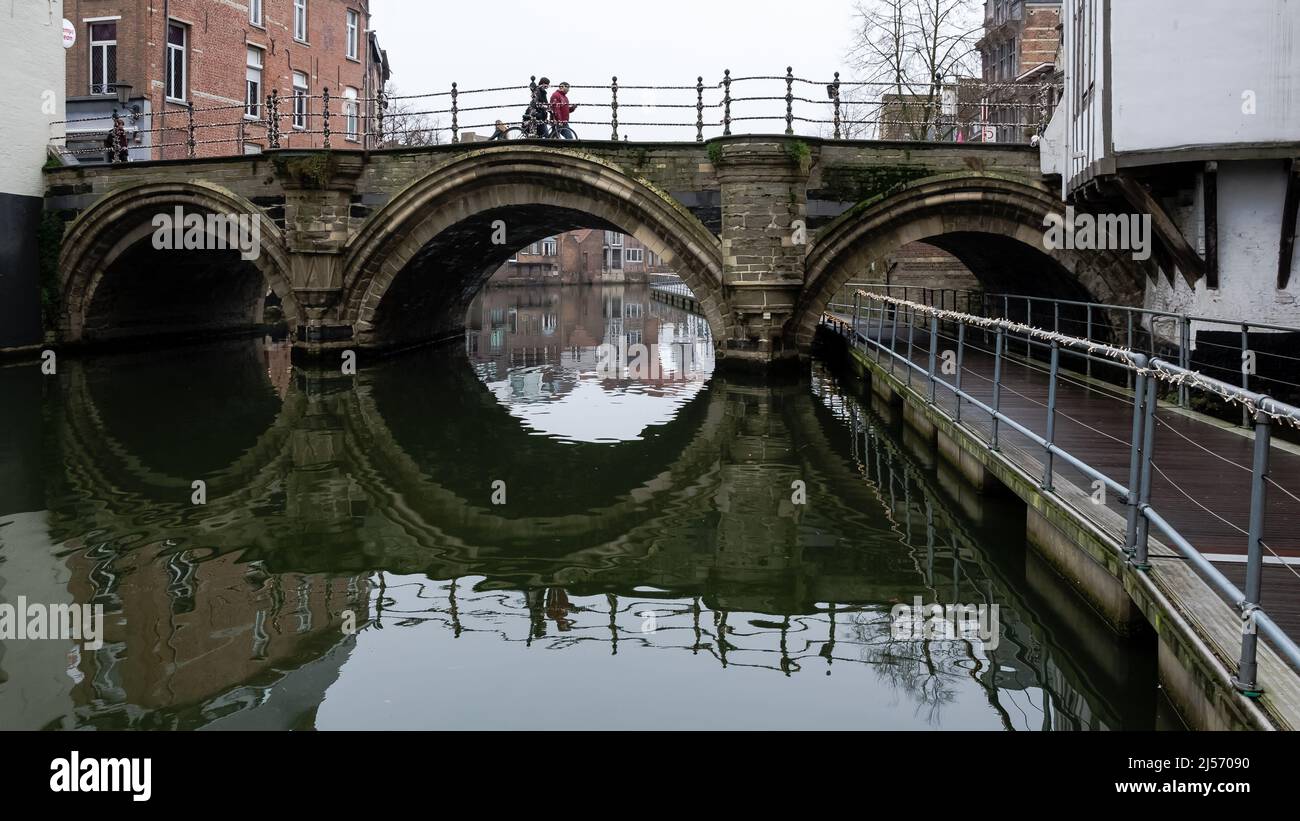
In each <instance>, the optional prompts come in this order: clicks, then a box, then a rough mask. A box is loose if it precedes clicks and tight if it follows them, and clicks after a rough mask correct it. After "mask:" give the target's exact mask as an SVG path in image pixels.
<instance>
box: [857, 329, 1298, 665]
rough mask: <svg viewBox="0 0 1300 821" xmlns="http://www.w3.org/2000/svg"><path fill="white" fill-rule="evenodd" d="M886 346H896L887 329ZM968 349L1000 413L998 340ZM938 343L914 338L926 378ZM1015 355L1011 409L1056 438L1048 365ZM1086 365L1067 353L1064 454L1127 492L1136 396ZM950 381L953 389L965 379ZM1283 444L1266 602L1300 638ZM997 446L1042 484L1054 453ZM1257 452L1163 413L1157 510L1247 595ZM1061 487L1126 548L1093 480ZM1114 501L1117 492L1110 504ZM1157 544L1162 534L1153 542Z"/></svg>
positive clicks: (1293, 473)
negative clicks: (1050, 423)
mask: <svg viewBox="0 0 1300 821" xmlns="http://www.w3.org/2000/svg"><path fill="white" fill-rule="evenodd" d="M841 319H844V320H846V321H848V320H849V318H848V317H841ZM859 330H860V331H862V332H864V333H870V335H871V336H872V338H873V339H874V338H875V336H876V330H877V329H876V328H875V327H871V328H867V327H866V323H863V325H862V326H860V328H859ZM883 342H884V344H885V345H889V344H890V342H891V340H890V328H889V327H888V326H887V327H886V328H885V329H884V339H883ZM966 342H967V345H966V346H965V352H964V354H963V362H962V377H961V379H962V381H961V387H962V390H963V391H965V392H966V393H968V394H969V395H971V396H973V397H975V398H976V399H978V400H980V401H981V402H985V403H987V404H989V405H992V404H993V371H994V357H993V354H992V347H993V337H992V335H990V336H989V337H988V341H987V343H986V341H985V338H984V334H983V332H982V331H977V330H969V329H968V333H967V339H966ZM929 344H930V332H929V329H928V328H917V329H916V330H915V332H914V334H913V335H912V352H911V359H912V361H913V362H915V363H916V364H917V365H919V366H920V367H921V368H923V369H924V368H927V367H928V364H929V356H930V354H929ZM894 345H895V348H896V350H897V351H898V353H899V354H900V355H906V353H907V346H908V330H907V329H906V328H905V327H902V326H900V329H899V338H898V339H897V340H895V341H894ZM937 347H938V352H939V356H942V354H943V352H945V351H951V352H953V355H955V352H956V349H957V340H956V337H955V335H953V334H951V333H947V332H945V333H942V334H941V335H940V338H939V343H938V346H937ZM1009 347H1010V354H1011V355H1010V356H1009V357H1006V358H1004V361H1003V369H1002V391H1001V405H1000V407H1001V410H1002V412H1003V413H1005V414H1007V415H1008V416H1010V417H1011V418H1013V419H1015V420H1016V421H1017V422H1019V423H1020V424H1022V425H1024V426H1025V427H1026V428H1029V429H1030V430H1032V431H1034V432H1035V433H1036V434H1038V435H1040V436H1046V433H1047V401H1048V382H1049V380H1048V365H1047V363H1046V362H1042V361H1039V360H1036V359H1034V360H1030V359H1027V358H1025V355H1024V354H1025V349H1024V345H1023V343H1020V344H1016V343H1015V342H1014V341H1012V342H1010V343H1009ZM866 355H867V356H868V357H870V358H873V359H874V358H875V351H874V349H872V348H870V347H868V349H867V354H866ZM880 362H881V364H882V365H883V366H884V367H885V368H886V369H888V368H889V357H887V356H882V358H881V359H880ZM1083 364H1084V363H1083V360H1082V359H1081V358H1079V357H1076V356H1072V355H1068V354H1066V353H1064V352H1063V353H1062V357H1061V377H1062V378H1061V379H1060V380H1059V381H1058V385H1057V397H1056V402H1057V416H1056V432H1055V441H1056V444H1057V445H1058V446H1059V447H1061V448H1062V449H1064V450H1065V451H1067V452H1069V453H1071V454H1072V455H1074V456H1075V457H1076V458H1078V459H1080V460H1081V461H1083V462H1086V463H1087V464H1089V465H1091V466H1092V467H1094V468H1096V469H1097V470H1099V471H1101V472H1103V473H1105V474H1106V475H1108V476H1110V477H1112V478H1114V479H1116V480H1117V481H1119V482H1120V484H1127V483H1128V472H1129V442H1130V439H1131V435H1132V423H1133V415H1132V414H1133V402H1132V398H1131V395H1130V392H1128V391H1126V390H1125V388H1124V386H1123V385H1118V386H1116V385H1112V384H1108V383H1105V382H1102V381H1101V380H1098V379H1089V378H1087V377H1085V376H1083V375H1082V371H1083V370H1084V367H1083ZM1067 369H1070V370H1067ZM904 370H905V368H904V365H903V363H902V362H901V361H898V362H896V363H895V368H894V371H895V374H896V376H897V377H898V378H901V379H902V380H903V381H905V382H906V381H907V376H906V375H905V374H904ZM911 379H912V386H913V388H914V389H915V390H917V391H918V392H921V393H923V394H926V395H928V392H929V390H930V385H929V380H928V379H927V378H926V376H925V375H924V373H913V375H912V377H911ZM946 379H947V380H948V381H950V382H952V381H955V379H956V377H955V376H949V377H946ZM935 402H936V404H938V405H939V406H940V407H942V408H943V409H944V410H945V411H946V412H947V413H948V414H949V415H950V416H953V415H956V413H957V397H956V394H955V393H954V392H953V391H951V390H949V389H947V388H945V387H943V386H942V385H939V386H937V387H936V390H935ZM960 418H961V421H962V423H963V424H964V425H965V426H966V427H967V428H968V429H970V430H972V431H974V432H976V433H977V434H978V435H979V436H980V437H982V438H983V439H984V440H985V441H989V439H990V438H991V431H992V424H991V418H990V416H989V414H987V413H985V412H984V411H982V410H980V409H978V408H976V407H975V406H973V405H971V404H970V403H968V402H964V401H963V402H962V408H961V412H960ZM1274 442H1275V444H1274V446H1273V448H1272V450H1271V455H1270V469H1269V479H1268V503H1267V508H1266V515H1265V529H1264V544H1265V545H1266V548H1265V557H1266V558H1265V568H1264V578H1263V595H1262V597H1261V604H1262V605H1263V607H1264V609H1265V611H1266V612H1268V613H1269V614H1270V615H1271V616H1272V618H1273V619H1274V621H1276V622H1277V623H1278V625H1279V626H1280V627H1282V628H1283V629H1284V630H1285V631H1286V632H1287V634H1288V635H1290V636H1291V637H1292V638H1293V639H1297V640H1300V448H1297V447H1295V446H1293V445H1287V444H1283V443H1279V442H1277V440H1274ZM999 444H1000V447H1001V450H1002V451H1003V453H1004V455H1006V456H1007V457H1008V458H1010V459H1011V460H1012V461H1013V462H1015V463H1016V464H1017V465H1018V466H1019V467H1021V468H1022V469H1024V470H1025V471H1027V472H1028V473H1030V474H1031V475H1038V476H1042V475H1043V472H1044V457H1045V454H1044V451H1043V448H1042V447H1041V446H1039V445H1037V444H1035V443H1033V442H1032V441H1031V440H1030V439H1029V438H1028V437H1026V436H1024V435H1022V434H1020V433H1018V432H1016V431H1013V430H1011V429H1010V428H1008V427H1007V426H1005V425H1003V426H1001V427H1000V430H999ZM1253 451H1254V438H1253V436H1250V435H1247V434H1246V432H1245V431H1244V430H1243V429H1242V428H1240V427H1233V426H1231V424H1230V423H1225V422H1218V421H1217V420H1212V419H1210V418H1208V417H1205V416H1202V415H1200V414H1194V413H1190V412H1188V411H1185V410H1183V409H1181V408H1178V407H1176V406H1173V405H1168V404H1165V403H1161V405H1160V409H1159V412H1158V413H1157V424H1156V431H1155V450H1154V459H1153V473H1152V489H1151V505H1152V507H1153V508H1154V509H1155V510H1156V511H1157V512H1159V513H1160V514H1161V515H1162V516H1164V517H1165V518H1166V519H1167V520H1168V521H1169V522H1170V523H1171V524H1172V525H1173V526H1174V527H1175V528H1176V529H1177V530H1178V531H1179V532H1180V533H1182V535H1183V536H1184V537H1185V538H1186V539H1187V540H1188V541H1189V542H1191V544H1192V545H1194V546H1195V547H1196V548H1197V549H1198V550H1200V552H1201V553H1202V554H1204V555H1205V556H1206V557H1207V558H1208V559H1210V560H1211V561H1212V562H1213V563H1214V565H1215V566H1216V567H1217V568H1218V569H1219V570H1220V572H1222V573H1223V574H1224V575H1225V576H1227V577H1228V578H1229V579H1230V580H1232V581H1233V582H1234V583H1235V584H1237V585H1238V586H1239V587H1241V586H1242V585H1243V584H1244V582H1245V572H1246V565H1245V557H1246V552H1247V532H1246V527H1247V523H1248V521H1249V516H1250V514H1249V511H1250V479H1251V464H1252V459H1253ZM1053 484H1054V486H1055V487H1056V491H1057V494H1058V495H1059V496H1061V497H1063V498H1065V499H1066V500H1067V501H1068V502H1069V503H1070V504H1071V506H1072V507H1073V508H1075V509H1076V510H1077V511H1078V512H1080V513H1082V514H1083V515H1085V516H1087V517H1088V518H1089V519H1090V520H1091V521H1093V522H1094V523H1096V524H1097V525H1098V526H1099V527H1101V528H1102V529H1103V530H1104V531H1106V532H1108V533H1110V534H1111V535H1113V536H1115V537H1116V538H1117V540H1118V541H1119V542H1120V543H1122V542H1123V539H1124V529H1123V526H1124V515H1125V508H1124V505H1123V503H1122V502H1121V501H1120V500H1119V499H1116V498H1106V499H1105V500H1104V502H1103V504H1096V503H1094V499H1093V490H1092V480H1091V479H1089V478H1087V477H1085V476H1084V475H1083V474H1082V473H1080V472H1079V471H1078V470H1076V469H1075V468H1073V467H1071V466H1069V465H1068V464H1065V463H1064V462H1063V460H1061V459H1059V458H1058V459H1056V460H1055V462H1054V469H1053ZM1113 495H1114V494H1110V493H1107V496H1108V497H1111V496H1113ZM1157 535H1158V534H1157V533H1156V532H1155V531H1154V530H1153V539H1154V538H1156V536H1157ZM1152 562H1153V564H1155V563H1158V562H1185V560H1184V559H1183V558H1182V557H1181V556H1177V555H1174V554H1173V553H1172V551H1167V550H1161V551H1153V553H1152Z"/></svg>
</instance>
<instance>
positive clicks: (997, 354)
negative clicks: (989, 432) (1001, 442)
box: [989, 325, 1006, 450]
mask: <svg viewBox="0 0 1300 821" xmlns="http://www.w3.org/2000/svg"><path fill="white" fill-rule="evenodd" d="M1005 344H1006V330H1005V329H1003V327H1002V326H1001V325H999V326H998V333H997V337H996V338H995V340H994V347H993V440H992V441H991V442H990V443H989V446H990V448H991V449H992V450H997V449H998V414H999V413H1001V412H1002V349H1003V347H1004V346H1005Z"/></svg>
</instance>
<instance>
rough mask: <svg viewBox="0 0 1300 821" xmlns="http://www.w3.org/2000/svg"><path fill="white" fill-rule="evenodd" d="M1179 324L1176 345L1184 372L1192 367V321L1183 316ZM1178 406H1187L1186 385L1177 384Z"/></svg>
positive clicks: (1179, 361) (1179, 362)
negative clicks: (1177, 342)
mask: <svg viewBox="0 0 1300 821" xmlns="http://www.w3.org/2000/svg"><path fill="white" fill-rule="evenodd" d="M1180 319H1181V322H1180V333H1179V344H1178V364H1179V365H1180V366H1182V368H1183V369H1184V370H1191V367H1192V321H1191V320H1190V319H1188V318H1187V315H1186V314H1184V315H1183V316H1182V317H1181V318H1180ZM1178 404H1179V405H1180V406H1182V407H1184V408H1185V407H1187V406H1188V394H1187V384H1186V383H1179V385H1178Z"/></svg>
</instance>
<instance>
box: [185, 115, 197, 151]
mask: <svg viewBox="0 0 1300 821" xmlns="http://www.w3.org/2000/svg"><path fill="white" fill-rule="evenodd" d="M185 114H186V122H187V124H186V130H187V132H188V136H187V137H186V142H185V146H186V150H187V151H188V153H189V157H190V159H191V160H192V159H194V147H195V143H194V101H193V100H190V101H189V102H188V103H186V104H185Z"/></svg>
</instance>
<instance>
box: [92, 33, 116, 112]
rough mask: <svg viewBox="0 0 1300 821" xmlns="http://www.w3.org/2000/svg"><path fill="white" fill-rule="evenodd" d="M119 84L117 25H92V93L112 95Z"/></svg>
mask: <svg viewBox="0 0 1300 821" xmlns="http://www.w3.org/2000/svg"><path fill="white" fill-rule="evenodd" d="M115 83H117V23H91V24H90V93H91V94H112V93H114V88H113V85H114V84H115Z"/></svg>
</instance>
